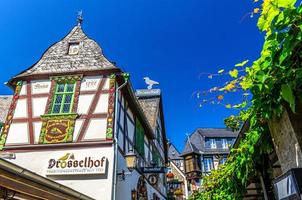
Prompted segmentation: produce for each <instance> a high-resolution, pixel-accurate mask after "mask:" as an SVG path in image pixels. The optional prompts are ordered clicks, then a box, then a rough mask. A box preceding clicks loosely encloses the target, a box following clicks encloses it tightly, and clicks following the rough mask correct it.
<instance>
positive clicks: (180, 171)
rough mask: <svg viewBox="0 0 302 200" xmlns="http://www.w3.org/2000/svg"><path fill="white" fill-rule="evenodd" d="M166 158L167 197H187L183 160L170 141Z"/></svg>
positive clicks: (179, 199)
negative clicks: (167, 159)
mask: <svg viewBox="0 0 302 200" xmlns="http://www.w3.org/2000/svg"><path fill="white" fill-rule="evenodd" d="M168 158H169V167H168V170H167V174H166V176H167V196H168V199H169V200H184V199H188V182H187V179H186V175H185V172H184V165H183V163H184V160H183V158H182V157H181V156H180V153H179V151H178V150H177V148H176V147H175V146H174V145H173V144H172V143H169V144H168Z"/></svg>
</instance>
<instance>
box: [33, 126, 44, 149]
mask: <svg viewBox="0 0 302 200" xmlns="http://www.w3.org/2000/svg"><path fill="white" fill-rule="evenodd" d="M33 127H34V141H35V143H36V144H37V143H39V137H40V133H41V127H42V122H34V123H33Z"/></svg>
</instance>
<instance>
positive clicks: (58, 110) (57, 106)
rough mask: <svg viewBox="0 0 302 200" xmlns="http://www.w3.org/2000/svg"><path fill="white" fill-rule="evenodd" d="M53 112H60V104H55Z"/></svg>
mask: <svg viewBox="0 0 302 200" xmlns="http://www.w3.org/2000/svg"><path fill="white" fill-rule="evenodd" d="M52 113H60V105H57V104H55V105H54V107H53V110H52Z"/></svg>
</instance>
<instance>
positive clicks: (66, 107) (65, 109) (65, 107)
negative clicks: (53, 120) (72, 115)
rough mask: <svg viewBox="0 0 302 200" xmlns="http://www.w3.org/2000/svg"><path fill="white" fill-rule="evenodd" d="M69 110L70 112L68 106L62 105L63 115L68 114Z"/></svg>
mask: <svg viewBox="0 0 302 200" xmlns="http://www.w3.org/2000/svg"><path fill="white" fill-rule="evenodd" d="M69 110H70V104H69V103H68V104H64V106H63V111H62V112H63V113H69Z"/></svg>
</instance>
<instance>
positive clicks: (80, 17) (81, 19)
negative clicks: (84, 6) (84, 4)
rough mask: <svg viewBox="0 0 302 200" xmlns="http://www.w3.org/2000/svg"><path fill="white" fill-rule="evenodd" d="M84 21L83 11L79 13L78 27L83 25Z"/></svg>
mask: <svg viewBox="0 0 302 200" xmlns="http://www.w3.org/2000/svg"><path fill="white" fill-rule="evenodd" d="M83 20H84V18H83V11H82V10H80V11H78V16H77V22H78V26H81V25H82V23H83Z"/></svg>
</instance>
